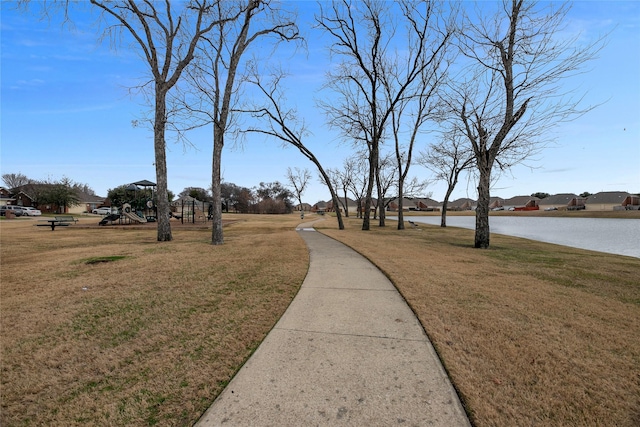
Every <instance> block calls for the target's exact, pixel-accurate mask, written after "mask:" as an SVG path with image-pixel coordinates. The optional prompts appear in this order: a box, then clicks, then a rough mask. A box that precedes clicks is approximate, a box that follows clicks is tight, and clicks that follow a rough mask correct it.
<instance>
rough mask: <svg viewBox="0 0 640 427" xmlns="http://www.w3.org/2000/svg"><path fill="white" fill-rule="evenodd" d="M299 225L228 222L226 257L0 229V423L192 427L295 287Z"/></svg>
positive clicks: (136, 231)
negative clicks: (295, 229)
mask: <svg viewBox="0 0 640 427" xmlns="http://www.w3.org/2000/svg"><path fill="white" fill-rule="evenodd" d="M296 218H297V217H287V218H285V217H269V216H261V217H257V216H242V217H233V216H229V217H227V218H226V219H227V220H231V221H233V220H237V222H233V223H231V224H229V225H227V226H225V233H226V236H225V238H226V244H225V245H223V246H212V245H210V244H209V242H210V233H211V232H210V230H206V229H203V228H201V227H195V228H193V227H182V228H180V227H179V226H178V225H177V224H176V225H175V226H174V231H173V235H174V239H175V240H174V241H173V242H168V243H167V242H165V243H158V242H157V241H156V240H155V239H156V231H155V229H154V228H153V226H152V225H151V224H149V226H150V227H149V226H146V227H130V228H127V227H120V228H118V227H102V228H96V227H93V228H83V227H85V226H87V225H88V224H91V225H95V224H96V223H97V221H98V219H96V218H92V219H82V220H81V222H80V223H79V224H77V225H72V226H70V227H65V228H56V230H55V231H53V232H52V231H51V230H50V229H48V228H45V227H35V226H34V224H35V221H31V220H10V221H7V220H3V221H0V250H1V252H0V257H1V258H0V259H1V262H2V278H1V280H2V282H1V283H2V285H1V286H2V288H1V293H2V298H1V301H0V308H1V313H2V316H1V326H2V330H1V331H2V353H1V357H2V364H1V365H2V368H1V369H2V371H1V372H2V376H1V394H2V396H1V397H2V407H1V410H0V425H2V426H23V425H51V426H53V425H56V426H72V425H82V426H86V425H97V426H98V425H99V426H104V425H118V426H125V425H126V426H129V425H138V426H140V425H162V426H167V425H176V426H188V425H192V424H193V422H195V421H196V420H197V419H198V418H199V417H200V415H201V414H202V413H203V412H204V410H206V408H207V407H208V406H209V405H210V404H211V403H212V401H213V399H214V398H215V397H216V396H217V395H218V393H219V392H220V391H222V389H223V388H224V386H225V385H226V384H227V382H228V381H229V379H230V378H231V377H232V376H233V374H234V373H235V372H236V370H237V369H239V367H240V366H241V365H242V363H243V362H244V361H245V360H246V359H247V358H248V357H249V356H250V355H251V353H252V351H253V350H254V349H255V348H256V347H257V345H258V344H259V343H260V342H261V341H262V339H263V338H264V337H265V336H266V334H267V333H268V332H269V330H270V329H271V328H272V327H273V325H274V324H275V322H276V321H277V320H278V319H279V317H280V316H281V315H282V313H284V310H285V309H286V308H287V306H288V305H289V303H290V302H291V300H292V298H293V296H294V295H295V294H296V292H297V290H298V289H299V286H300V285H301V284H302V281H303V279H304V276H305V275H306V272H307V268H308V253H307V250H306V247H305V245H304V242H303V241H302V240H301V239H300V238H299V237H298V235H297V234H296V232H295V231H294V228H295V226H296V224H297V223H298V222H299V221H297V219H296Z"/></svg>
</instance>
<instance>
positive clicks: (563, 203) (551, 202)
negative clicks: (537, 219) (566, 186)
mask: <svg viewBox="0 0 640 427" xmlns="http://www.w3.org/2000/svg"><path fill="white" fill-rule="evenodd" d="M578 199H580V197H578V196H577V195H576V194H573V193H559V194H554V195H553V196H549V197H545V198H544V199H540V201H539V202H538V206H539V207H540V209H543V210H544V209H554V208H555V209H560V210H567V209H569V206H579V204H578ZM582 205H583V206H584V200H583V202H582Z"/></svg>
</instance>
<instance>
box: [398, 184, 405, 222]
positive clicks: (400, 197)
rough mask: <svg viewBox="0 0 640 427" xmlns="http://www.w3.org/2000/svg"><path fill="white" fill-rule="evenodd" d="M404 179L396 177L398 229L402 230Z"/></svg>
mask: <svg viewBox="0 0 640 427" xmlns="http://www.w3.org/2000/svg"><path fill="white" fill-rule="evenodd" d="M403 199H404V180H403V179H402V176H400V179H398V230H404V212H403V211H404V203H403V202H402V200H403Z"/></svg>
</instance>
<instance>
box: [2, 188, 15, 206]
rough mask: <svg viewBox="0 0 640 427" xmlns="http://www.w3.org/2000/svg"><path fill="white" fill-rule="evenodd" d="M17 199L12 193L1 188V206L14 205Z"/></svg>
mask: <svg viewBox="0 0 640 427" xmlns="http://www.w3.org/2000/svg"><path fill="white" fill-rule="evenodd" d="M14 201H15V199H14V198H13V195H12V194H11V191H9V190H8V189H6V188H4V187H0V206H7V205H12V204H13V202H14Z"/></svg>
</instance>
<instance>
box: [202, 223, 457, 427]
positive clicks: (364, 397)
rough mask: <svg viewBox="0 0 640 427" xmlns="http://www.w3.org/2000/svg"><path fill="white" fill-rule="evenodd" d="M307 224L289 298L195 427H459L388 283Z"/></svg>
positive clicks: (431, 357)
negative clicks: (302, 260) (299, 272)
mask: <svg viewBox="0 0 640 427" xmlns="http://www.w3.org/2000/svg"><path fill="white" fill-rule="evenodd" d="M312 226H313V223H304V224H301V225H300V226H299V227H298V229H297V231H298V233H299V234H300V236H301V237H302V238H303V239H304V240H305V242H306V244H307V246H308V248H309V252H310V266H309V271H308V273H307V276H306V278H305V280H304V283H303V284H302V287H301V288H300V291H299V293H298V295H297V296H296V297H295V298H294V300H293V302H292V303H291V305H290V306H289V308H288V309H287V311H286V312H285V313H284V315H283V316H282V318H281V319H280V321H279V322H278V323H277V324H276V326H275V327H274V328H273V330H272V331H271V332H270V333H269V334H268V335H267V337H266V338H265V340H264V341H263V342H262V344H261V345H260V346H259V347H258V349H257V350H256V352H255V353H254V354H253V355H252V356H251V358H250V359H249V360H248V361H247V363H246V364H245V365H244V366H243V367H242V369H240V371H239V372H238V373H237V375H236V376H235V377H234V378H233V380H232V381H231V382H230V383H229V385H228V386H227V387H226V389H225V390H224V391H223V392H222V393H221V394H220V396H219V397H218V399H217V400H216V401H215V402H214V403H213V405H211V407H210V408H209V409H208V410H207V411H206V412H205V414H204V415H203V416H202V418H201V419H200V420H199V421H198V423H196V426H199V427H205V426H206V427H209V426H336V425H344V426H365V425H366V426H390V425H396V424H397V425H406V426H413V425H416V426H447V427H451V426H469V421H468V419H467V417H466V415H465V412H464V410H463V408H462V405H461V404H460V401H459V400H458V396H457V394H456V393H455V390H454V389H453V387H452V385H451V383H450V381H449V379H448V377H447V375H446V373H445V371H444V369H443V368H442V365H441V364H440V361H439V359H438V357H437V355H436V353H435V351H434V350H433V347H432V346H431V343H430V342H429V340H428V338H427V336H426V335H425V333H424V331H423V329H422V327H421V325H420V323H419V322H418V320H417V319H416V317H415V316H414V314H413V312H412V311H411V310H410V309H409V307H408V306H407V304H406V303H405V301H404V300H403V298H402V297H401V296H400V294H399V293H398V292H397V290H396V289H395V287H394V286H393V285H392V284H391V283H390V282H389V280H388V279H387V278H386V277H385V276H384V275H383V274H382V273H381V272H380V271H379V270H378V269H377V268H376V267H375V266H373V264H371V263H370V262H369V261H368V260H366V259H365V258H363V257H362V256H360V255H359V254H358V253H356V252H355V251H353V250H351V249H350V248H348V247H347V246H345V245H343V244H342V243H339V242H337V241H335V240H333V239H331V238H329V237H326V236H324V235H323V234H321V233H317V232H315V231H314V229H313V228H312Z"/></svg>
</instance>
